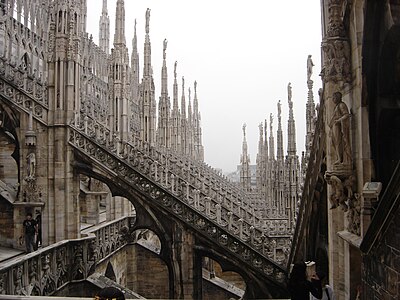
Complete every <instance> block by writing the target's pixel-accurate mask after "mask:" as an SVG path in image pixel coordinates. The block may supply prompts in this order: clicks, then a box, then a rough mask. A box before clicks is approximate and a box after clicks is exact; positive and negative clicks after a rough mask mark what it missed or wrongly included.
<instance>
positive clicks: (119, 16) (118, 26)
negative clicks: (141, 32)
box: [114, 0, 126, 46]
mask: <svg viewBox="0 0 400 300" xmlns="http://www.w3.org/2000/svg"><path fill="white" fill-rule="evenodd" d="M119 44H122V45H125V44H126V40H125V4H124V0H117V8H116V14H115V34H114V46H116V45H119Z"/></svg>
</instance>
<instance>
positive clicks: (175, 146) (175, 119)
mask: <svg viewBox="0 0 400 300" xmlns="http://www.w3.org/2000/svg"><path fill="white" fill-rule="evenodd" d="M177 65H178V62H177V61H175V64H174V85H173V105H172V112H171V119H172V120H171V126H172V130H171V132H172V133H171V135H172V137H171V147H172V150H173V151H177V152H180V151H181V150H182V148H181V118H180V112H179V105H178V82H177V79H176V77H177V73H176V67H177Z"/></svg>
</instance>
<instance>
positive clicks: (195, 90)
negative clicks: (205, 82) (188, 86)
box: [194, 80, 197, 94]
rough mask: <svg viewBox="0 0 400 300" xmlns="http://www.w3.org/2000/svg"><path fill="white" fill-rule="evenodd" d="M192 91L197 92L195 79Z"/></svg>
mask: <svg viewBox="0 0 400 300" xmlns="http://www.w3.org/2000/svg"><path fill="white" fill-rule="evenodd" d="M194 93H195V94H196V93H197V81H196V80H195V81H194Z"/></svg>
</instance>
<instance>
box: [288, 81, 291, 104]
mask: <svg viewBox="0 0 400 300" xmlns="http://www.w3.org/2000/svg"><path fill="white" fill-rule="evenodd" d="M287 94H288V100H289V102H290V101H292V86H291V83H290V82H289V83H288V85H287Z"/></svg>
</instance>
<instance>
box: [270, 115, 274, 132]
mask: <svg viewBox="0 0 400 300" xmlns="http://www.w3.org/2000/svg"><path fill="white" fill-rule="evenodd" d="M273 122H274V117H273V116H272V113H270V114H269V129H270V131H271V132H272V123H273Z"/></svg>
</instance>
